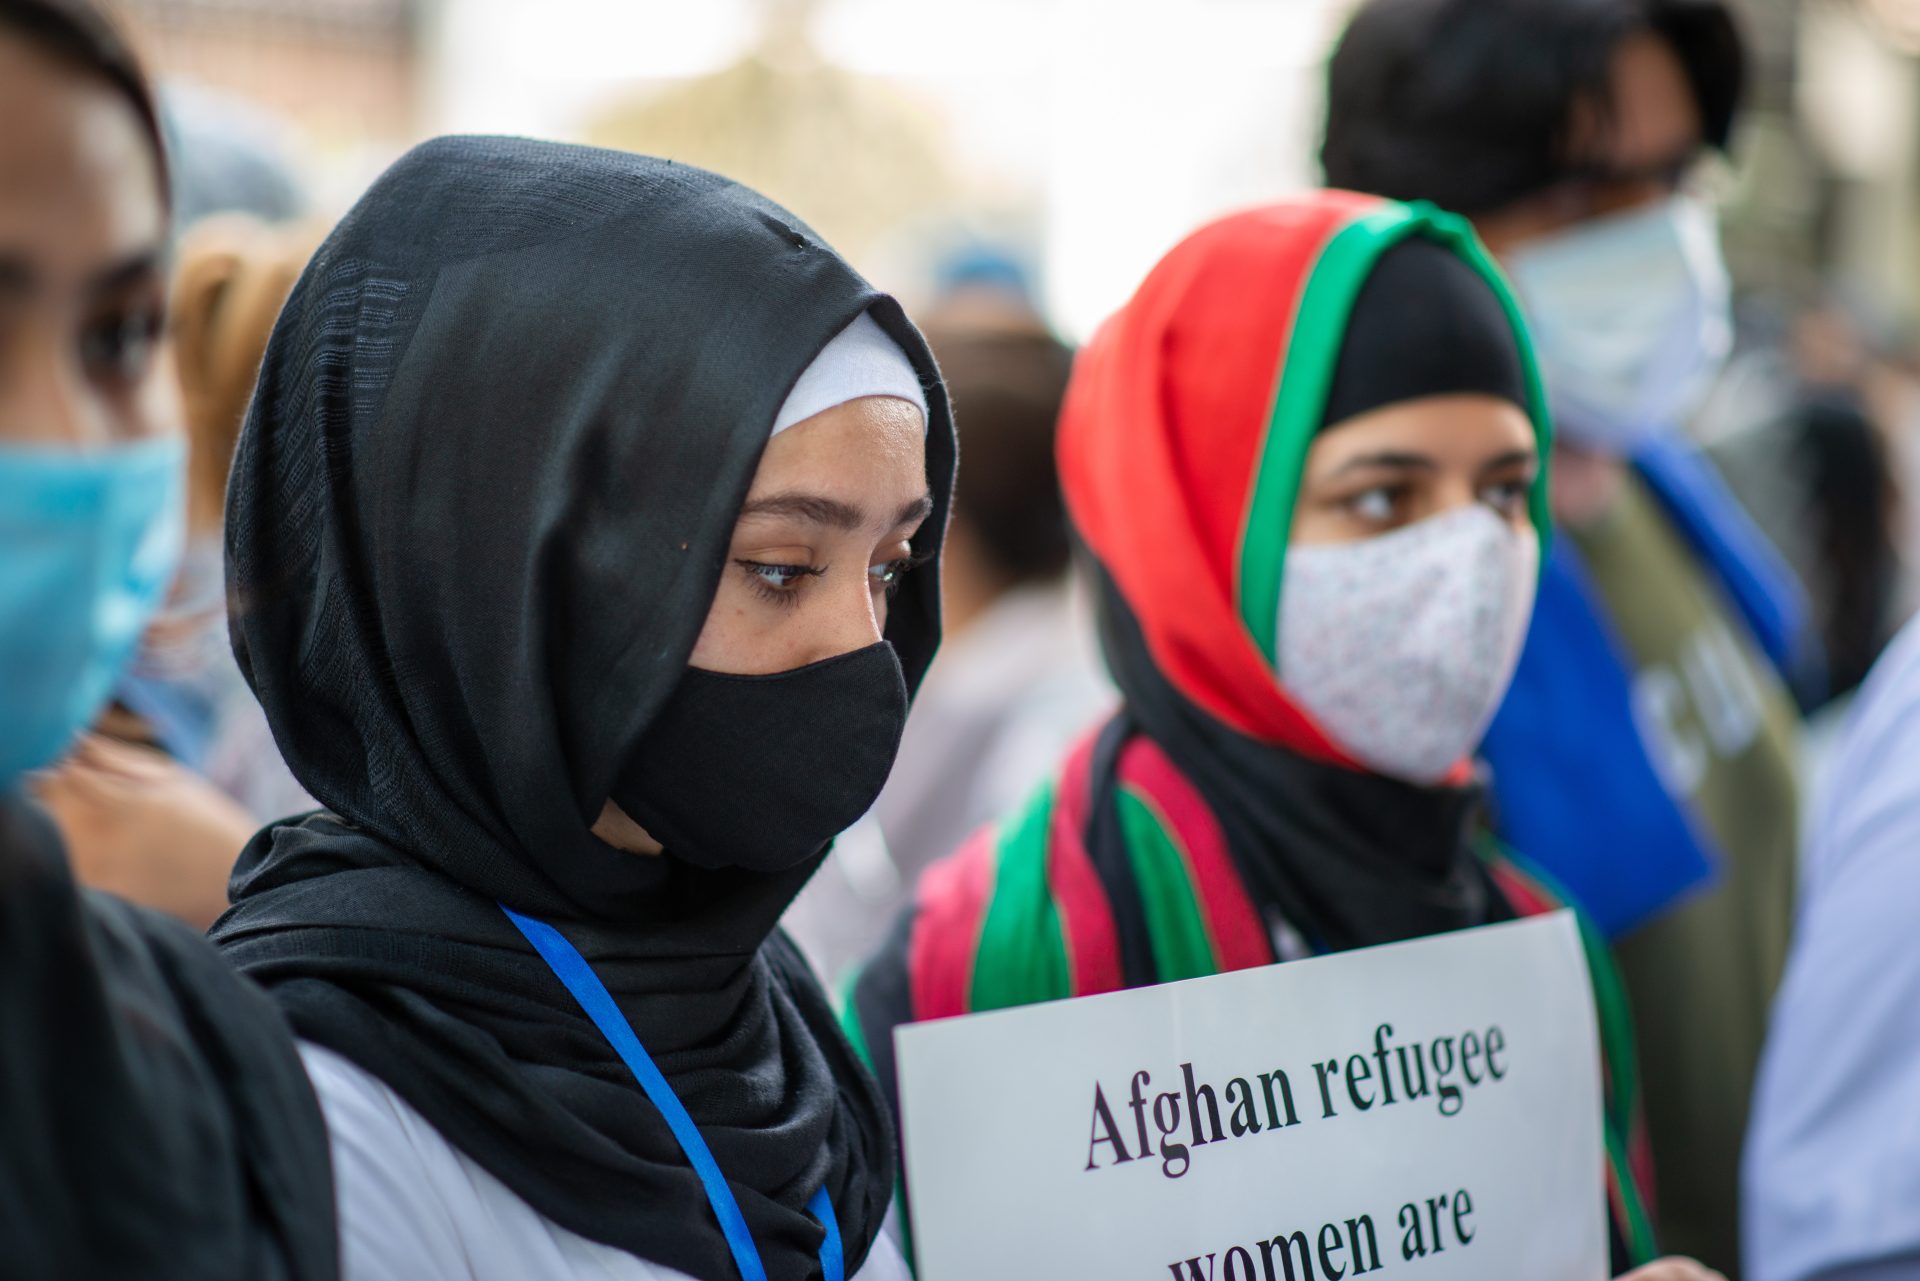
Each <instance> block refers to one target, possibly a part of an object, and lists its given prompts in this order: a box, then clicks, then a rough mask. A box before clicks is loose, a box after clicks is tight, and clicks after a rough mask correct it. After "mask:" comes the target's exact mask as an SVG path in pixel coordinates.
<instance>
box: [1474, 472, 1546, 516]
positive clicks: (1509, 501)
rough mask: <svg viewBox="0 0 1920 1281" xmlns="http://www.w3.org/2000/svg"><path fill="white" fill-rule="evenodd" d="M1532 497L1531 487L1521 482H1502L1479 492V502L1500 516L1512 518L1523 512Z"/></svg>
mask: <svg viewBox="0 0 1920 1281" xmlns="http://www.w3.org/2000/svg"><path fill="white" fill-rule="evenodd" d="M1532 496H1533V485H1532V484H1531V483H1530V482H1528V481H1523V480H1509V481H1503V482H1501V483H1500V484H1497V485H1489V486H1487V487H1486V488H1485V489H1483V490H1481V491H1480V501H1481V502H1483V503H1485V504H1486V505H1487V506H1489V507H1491V508H1493V509H1494V510H1495V511H1497V512H1499V513H1500V514H1501V515H1502V516H1512V515H1515V514H1516V513H1518V512H1520V511H1523V510H1525V508H1526V506H1527V502H1528V500H1529V499H1530V498H1531V497H1532Z"/></svg>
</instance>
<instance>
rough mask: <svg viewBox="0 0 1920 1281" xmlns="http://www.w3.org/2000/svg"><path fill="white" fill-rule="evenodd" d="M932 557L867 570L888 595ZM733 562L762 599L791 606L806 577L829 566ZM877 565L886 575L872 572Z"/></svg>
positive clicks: (911, 558)
mask: <svg viewBox="0 0 1920 1281" xmlns="http://www.w3.org/2000/svg"><path fill="white" fill-rule="evenodd" d="M931 559H932V556H931V555H919V556H903V557H900V558H899V559H897V560H890V561H887V562H886V563H885V564H882V565H875V566H871V567H869V568H868V571H867V574H868V577H869V578H870V579H872V580H874V582H875V585H876V586H883V587H884V588H885V589H886V593H887V595H888V596H892V595H893V594H894V593H895V592H897V591H899V590H900V583H901V580H902V579H904V578H905V577H906V576H907V575H908V574H910V573H912V572H913V571H914V570H916V569H918V568H920V566H922V565H924V564H926V563H927V562H928V561H929V560H931ZM734 564H736V565H738V566H739V567H740V568H741V569H742V570H743V571H745V573H746V575H747V579H748V581H749V582H750V583H751V584H752V586H753V590H754V591H755V592H757V593H758V594H759V595H760V597H761V598H762V599H763V600H766V601H768V602H769V603H771V604H775V605H780V606H783V607H786V608H789V609H790V608H792V607H793V606H795V605H798V604H799V603H800V587H801V583H802V582H803V581H804V580H806V579H809V578H820V577H822V576H824V575H825V574H826V572H827V567H826V566H824V565H777V564H769V563H767V562H765V561H757V560H736V561H734ZM876 569H878V570H882V571H884V573H885V575H886V576H885V577H884V578H878V577H877V576H876V575H875V574H874V572H873V571H874V570H876ZM775 577H779V578H785V579H787V580H789V581H788V582H786V583H785V584H784V585H776V583H775V582H774V581H773V579H774V578H775Z"/></svg>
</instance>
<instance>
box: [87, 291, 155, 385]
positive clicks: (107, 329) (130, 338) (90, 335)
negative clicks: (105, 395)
mask: <svg viewBox="0 0 1920 1281" xmlns="http://www.w3.org/2000/svg"><path fill="white" fill-rule="evenodd" d="M159 339H160V313H159V312H158V311H155V310H151V309H145V308H143V309H140V310H135V311H127V312H116V313H113V314H111V315H107V316H103V317H101V318H100V319H99V320H96V321H94V322H93V323H91V324H89V325H88V326H87V327H86V328H85V329H84V330H82V331H81V334H80V360H81V364H82V365H83V366H84V367H85V369H86V370H87V372H88V374H89V375H91V376H92V377H95V378H99V379H102V380H104V381H106V382H110V383H117V384H120V385H123V386H124V385H130V384H132V383H136V382H138V381H139V380H140V379H141V378H143V377H144V376H145V375H146V373H147V370H148V369H149V368H150V367H151V366H152V364H153V357H154V351H155V348H156V347H157V346H158V343H159Z"/></svg>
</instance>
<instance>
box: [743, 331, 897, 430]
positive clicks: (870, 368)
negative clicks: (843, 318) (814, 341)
mask: <svg viewBox="0 0 1920 1281" xmlns="http://www.w3.org/2000/svg"><path fill="white" fill-rule="evenodd" d="M862 396H892V397H893V398H894V399H896V400H904V401H906V402H907V403H908V404H910V405H913V406H914V407H915V408H917V409H918V410H919V411H920V418H921V420H922V421H923V422H924V421H925V420H926V416H927V393H926V392H925V391H924V390H923V389H922V388H921V386H920V375H919V374H918V373H916V372H914V368H913V362H912V361H910V360H908V359H907V353H906V352H904V351H902V350H901V349H900V344H899V343H897V342H895V341H894V340H893V339H892V338H891V337H889V336H888V335H887V331H886V330H884V329H882V328H880V325H879V322H878V321H876V320H874V318H873V317H872V316H870V315H868V314H867V313H866V312H864V311H863V312H861V313H860V314H859V315H858V316H856V317H854V319H853V323H852V324H850V325H848V326H847V327H846V328H845V329H842V330H841V331H840V332H839V333H837V334H835V335H834V336H833V341H832V342H829V343H828V344H827V345H826V346H825V347H823V348H822V349H821V351H820V354H819V355H818V356H815V357H814V358H813V363H812V364H811V365H808V366H807V369H806V372H805V373H803V374H801V375H800V381H799V382H796V383H795V384H794V385H793V390H792V391H790V392H788V393H787V399H786V402H785V403H784V404H782V405H781V406H780V412H779V413H778V414H777V415H775V417H774V420H773V434H774V435H775V436H778V435H779V434H780V433H781V432H783V431H785V430H786V429H787V428H789V427H792V426H794V425H795V424H797V423H801V422H805V421H806V420H807V419H809V418H811V417H813V416H814V415H815V414H817V413H820V412H822V411H823V410H828V409H832V408H833V407H834V406H835V405H844V404H846V403H847V402H848V401H849V400H858V399H860V398H861V397H862Z"/></svg>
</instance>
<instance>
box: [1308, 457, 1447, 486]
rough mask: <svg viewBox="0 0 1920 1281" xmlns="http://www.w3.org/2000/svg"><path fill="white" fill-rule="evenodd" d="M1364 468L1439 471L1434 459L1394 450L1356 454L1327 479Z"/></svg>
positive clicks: (1336, 468)
mask: <svg viewBox="0 0 1920 1281" xmlns="http://www.w3.org/2000/svg"><path fill="white" fill-rule="evenodd" d="M1363 467H1393V468H1397V469H1399V470H1401V471H1435V470H1438V468H1437V466H1436V464H1435V463H1434V461H1433V459H1431V458H1428V457H1427V456H1426V455H1425V454H1403V453H1396V452H1394V451H1392V450H1382V451H1380V452H1378V453H1372V454H1356V455H1354V456H1353V457H1352V458H1349V459H1347V461H1346V462H1344V463H1341V464H1340V465H1339V466H1338V467H1335V468H1334V469H1333V470H1332V471H1330V472H1328V473H1327V479H1329V480H1331V479H1332V478H1334V477H1335V476H1342V475H1345V474H1346V473H1347V472H1350V471H1359V470H1360V469H1361V468H1363Z"/></svg>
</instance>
